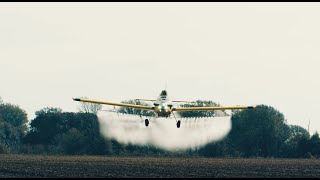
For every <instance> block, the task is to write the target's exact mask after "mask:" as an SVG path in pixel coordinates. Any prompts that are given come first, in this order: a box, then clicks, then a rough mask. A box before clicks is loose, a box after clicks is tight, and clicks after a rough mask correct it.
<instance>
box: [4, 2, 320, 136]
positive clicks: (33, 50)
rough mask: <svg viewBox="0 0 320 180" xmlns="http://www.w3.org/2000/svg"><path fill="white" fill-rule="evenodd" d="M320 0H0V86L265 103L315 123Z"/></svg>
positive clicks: (41, 99)
mask: <svg viewBox="0 0 320 180" xmlns="http://www.w3.org/2000/svg"><path fill="white" fill-rule="evenodd" d="M319 68H320V3H317V2H315V3H302V2H300V3H267V2H260V3H259V2H256V3H234V2H228V3H214V2H211V3H209V2H208V3H160V2H158V3H125V2H123V3H107V2H105V3H53V2H51V3H0V83H1V87H0V96H1V97H2V99H3V101H4V102H10V103H12V104H17V105H19V106H20V107H21V108H22V109H24V110H26V111H27V113H28V118H29V119H32V118H34V116H35V115H34V112H35V111H37V110H40V109H42V108H44V107H60V108H62V109H63V110H64V111H75V112H76V111H78V110H77V107H78V105H79V104H78V102H75V101H73V100H72V97H80V96H87V97H89V98H91V99H97V100H104V101H115V102H119V101H122V100H128V99H134V98H155V97H157V96H158V95H159V93H160V92H161V90H162V89H164V88H165V84H167V90H168V94H169V96H170V97H171V99H174V100H197V99H201V100H212V101H215V102H218V103H220V104H221V105H225V106H229V105H259V104H266V105H270V106H272V107H274V108H275V109H277V110H278V111H280V112H282V113H283V114H284V116H285V118H286V119H287V122H288V124H297V125H300V126H302V127H304V128H307V127H308V121H309V120H310V133H314V132H315V131H316V130H317V131H318V132H320V112H319V107H320V105H319V103H320V80H319V77H320V71H319Z"/></svg>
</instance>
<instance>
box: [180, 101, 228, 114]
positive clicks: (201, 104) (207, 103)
mask: <svg viewBox="0 0 320 180" xmlns="http://www.w3.org/2000/svg"><path fill="white" fill-rule="evenodd" d="M180 107H220V104H218V103H215V102H213V101H202V100H197V101H196V102H194V103H186V104H181V105H180ZM178 113H179V115H180V116H181V117H214V116H217V115H222V116H223V115H226V112H225V111H224V110H219V111H181V112H178Z"/></svg>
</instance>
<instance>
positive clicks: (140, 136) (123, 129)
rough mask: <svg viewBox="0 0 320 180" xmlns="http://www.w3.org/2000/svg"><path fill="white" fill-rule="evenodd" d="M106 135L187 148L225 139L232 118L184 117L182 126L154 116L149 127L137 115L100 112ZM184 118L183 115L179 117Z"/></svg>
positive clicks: (126, 140) (138, 141) (125, 142)
mask: <svg viewBox="0 0 320 180" xmlns="http://www.w3.org/2000/svg"><path fill="white" fill-rule="evenodd" d="M98 119H99V124H100V132H101V133H102V135H103V136H105V137H108V138H111V139H115V140H117V141H118V142H120V143H124V144H135V145H153V146H156V147H159V148H162V149H165V150H170V151H174V150H186V149H189V148H196V147H201V146H204V145H206V144H208V143H210V142H216V141H219V140H221V139H223V138H224V137H225V136H226V135H227V134H228V133H229V131H230V130H231V118H230V116H225V117H206V118H183V119H182V120H181V126H180V128H177V127H176V121H175V120H174V118H156V119H155V118H154V117H152V118H151V120H150V124H149V126H148V127H146V126H145V124H144V119H145V118H141V117H140V116H137V115H129V114H121V113H115V112H101V111H100V112H99V113H98ZM178 119H180V118H178Z"/></svg>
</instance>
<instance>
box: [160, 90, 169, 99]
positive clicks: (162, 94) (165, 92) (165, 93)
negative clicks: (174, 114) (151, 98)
mask: <svg viewBox="0 0 320 180" xmlns="http://www.w3.org/2000/svg"><path fill="white" fill-rule="evenodd" d="M160 97H161V98H166V97H167V91H166V90H163V91H161V94H160Z"/></svg>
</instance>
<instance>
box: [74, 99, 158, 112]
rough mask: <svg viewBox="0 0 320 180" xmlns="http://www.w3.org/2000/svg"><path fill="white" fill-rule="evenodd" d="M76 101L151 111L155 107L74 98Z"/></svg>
mask: <svg viewBox="0 0 320 180" xmlns="http://www.w3.org/2000/svg"><path fill="white" fill-rule="evenodd" d="M73 100H74V101H80V102H88V103H96V104H106V105H113V106H124V107H130V108H138V109H149V110H153V109H154V107H152V106H141V105H134V104H124V103H113V102H104V101H96V100H89V99H80V98H73Z"/></svg>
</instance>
